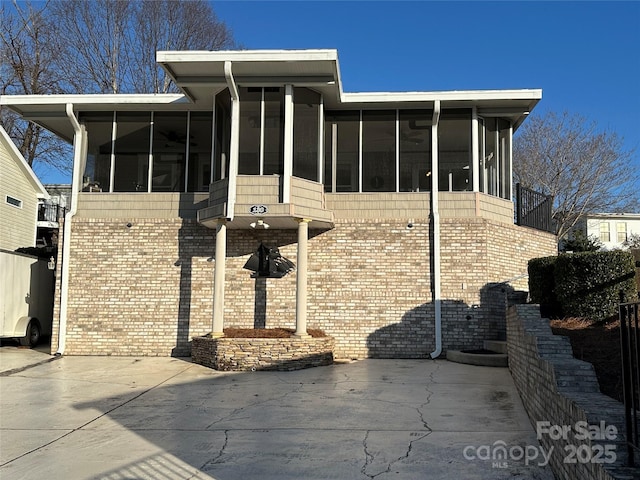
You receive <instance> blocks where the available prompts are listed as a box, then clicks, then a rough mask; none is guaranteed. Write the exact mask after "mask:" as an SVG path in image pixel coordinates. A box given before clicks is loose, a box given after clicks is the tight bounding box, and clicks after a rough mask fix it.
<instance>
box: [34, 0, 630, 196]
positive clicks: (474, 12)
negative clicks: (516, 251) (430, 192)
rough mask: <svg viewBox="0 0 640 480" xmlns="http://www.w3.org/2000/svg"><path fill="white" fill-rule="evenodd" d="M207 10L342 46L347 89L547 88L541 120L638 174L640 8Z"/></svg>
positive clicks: (276, 37) (376, 5) (233, 23)
mask: <svg viewBox="0 0 640 480" xmlns="http://www.w3.org/2000/svg"><path fill="white" fill-rule="evenodd" d="M212 3H213V6H214V9H215V11H216V13H217V15H218V17H219V19H220V20H222V21H224V22H225V23H226V24H227V25H228V26H229V27H230V28H231V29H232V30H233V34H234V37H235V39H236V41H238V42H239V43H240V44H241V45H242V46H243V47H244V48H248V49H268V48H269V49H304V48H335V49H337V50H338V56H339V62H340V69H341V74H342V82H343V88H344V90H345V91H347V92H359V91H433V90H482V89H510V88H541V89H542V90H543V98H542V101H541V102H540V103H539V104H538V106H537V107H536V110H534V112H535V113H544V112H545V111H548V110H552V111H557V112H562V111H565V110H566V111H568V112H571V113H577V114H580V115H583V116H584V117H586V118H588V119H589V120H593V121H595V122H597V124H598V127H599V128H600V129H609V130H611V131H615V132H616V133H617V134H619V135H621V136H622V137H624V139H625V147H626V149H631V148H634V147H635V148H636V150H637V151H636V154H635V157H634V158H635V159H634V163H635V164H636V165H637V166H638V171H639V172H640V1H627V2H611V1H607V2H541V1H523V2H515V1H514V2H507V1H500V2H485V1H474V2H460V1H452V2H431V1H355V2H342V1H321V2H313V1H286V2H276V1H257V2H256V1H242V0H240V1H238V0H236V1H232V0H227V1H214V2H212ZM639 176H640V175H639ZM43 180H44V181H45V182H49V181H58V180H50V179H48V178H43ZM638 185H639V188H640V180H639V183H638Z"/></svg>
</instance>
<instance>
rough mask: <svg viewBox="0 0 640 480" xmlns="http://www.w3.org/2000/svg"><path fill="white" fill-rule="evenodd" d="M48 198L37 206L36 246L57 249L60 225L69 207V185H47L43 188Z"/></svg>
mask: <svg viewBox="0 0 640 480" xmlns="http://www.w3.org/2000/svg"><path fill="white" fill-rule="evenodd" d="M44 187H45V189H46V190H47V192H48V193H49V198H46V199H42V200H40V202H39V204H38V233H37V237H36V238H37V240H36V245H37V246H42V247H57V246H58V238H59V236H60V223H61V220H62V219H63V218H64V214H65V212H66V211H67V209H68V208H69V206H70V205H71V185H66V184H48V185H45V186H44Z"/></svg>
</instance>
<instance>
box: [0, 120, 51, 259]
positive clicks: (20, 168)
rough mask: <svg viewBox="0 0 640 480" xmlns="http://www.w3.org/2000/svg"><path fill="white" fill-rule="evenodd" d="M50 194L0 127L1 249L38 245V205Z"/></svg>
mask: <svg viewBox="0 0 640 480" xmlns="http://www.w3.org/2000/svg"><path fill="white" fill-rule="evenodd" d="M48 197H49V194H48V193H47V191H46V190H45V188H44V187H43V186H42V183H40V180H38V177H36V175H35V174H34V173H33V170H32V169H31V167H30V166H29V164H28V163H27V162H26V160H25V159H24V157H23V156H22V154H21V153H20V151H19V150H18V148H17V147H16V145H15V144H14V143H13V141H12V140H11V138H10V137H9V135H8V134H7V132H6V131H5V130H4V128H2V126H0V212H1V216H0V217H1V218H2V227H1V228H0V249H4V250H10V251H13V250H16V249H17V248H20V247H33V246H35V244H36V231H37V230H36V228H37V227H36V221H37V218H38V204H39V202H40V201H44V200H45V199H47V198H48Z"/></svg>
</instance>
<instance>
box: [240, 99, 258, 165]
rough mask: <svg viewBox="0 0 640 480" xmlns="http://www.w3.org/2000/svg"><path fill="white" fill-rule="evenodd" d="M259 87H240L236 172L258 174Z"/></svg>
mask: <svg viewBox="0 0 640 480" xmlns="http://www.w3.org/2000/svg"><path fill="white" fill-rule="evenodd" d="M261 99H262V89H261V88H240V151H239V158H238V173H239V174H241V175H259V174H260V129H261V125H262V122H261V115H260V102H261Z"/></svg>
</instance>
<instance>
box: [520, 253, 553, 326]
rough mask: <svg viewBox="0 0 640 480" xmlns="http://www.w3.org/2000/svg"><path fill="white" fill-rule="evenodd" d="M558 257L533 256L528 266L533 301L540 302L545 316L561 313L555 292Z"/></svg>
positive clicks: (530, 293) (530, 292)
mask: <svg viewBox="0 0 640 480" xmlns="http://www.w3.org/2000/svg"><path fill="white" fill-rule="evenodd" d="M557 259H558V257H557V256H553V257H540V258H532V259H531V260H529V264H528V266H527V272H528V273H529V295H530V296H531V301H532V302H533V303H538V304H540V308H541V310H542V312H541V313H542V315H543V316H545V317H547V316H553V315H554V314H555V315H558V314H559V313H560V312H559V304H558V299H557V298H556V294H555V293H554V287H555V276H554V271H555V265H556V260H557Z"/></svg>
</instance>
